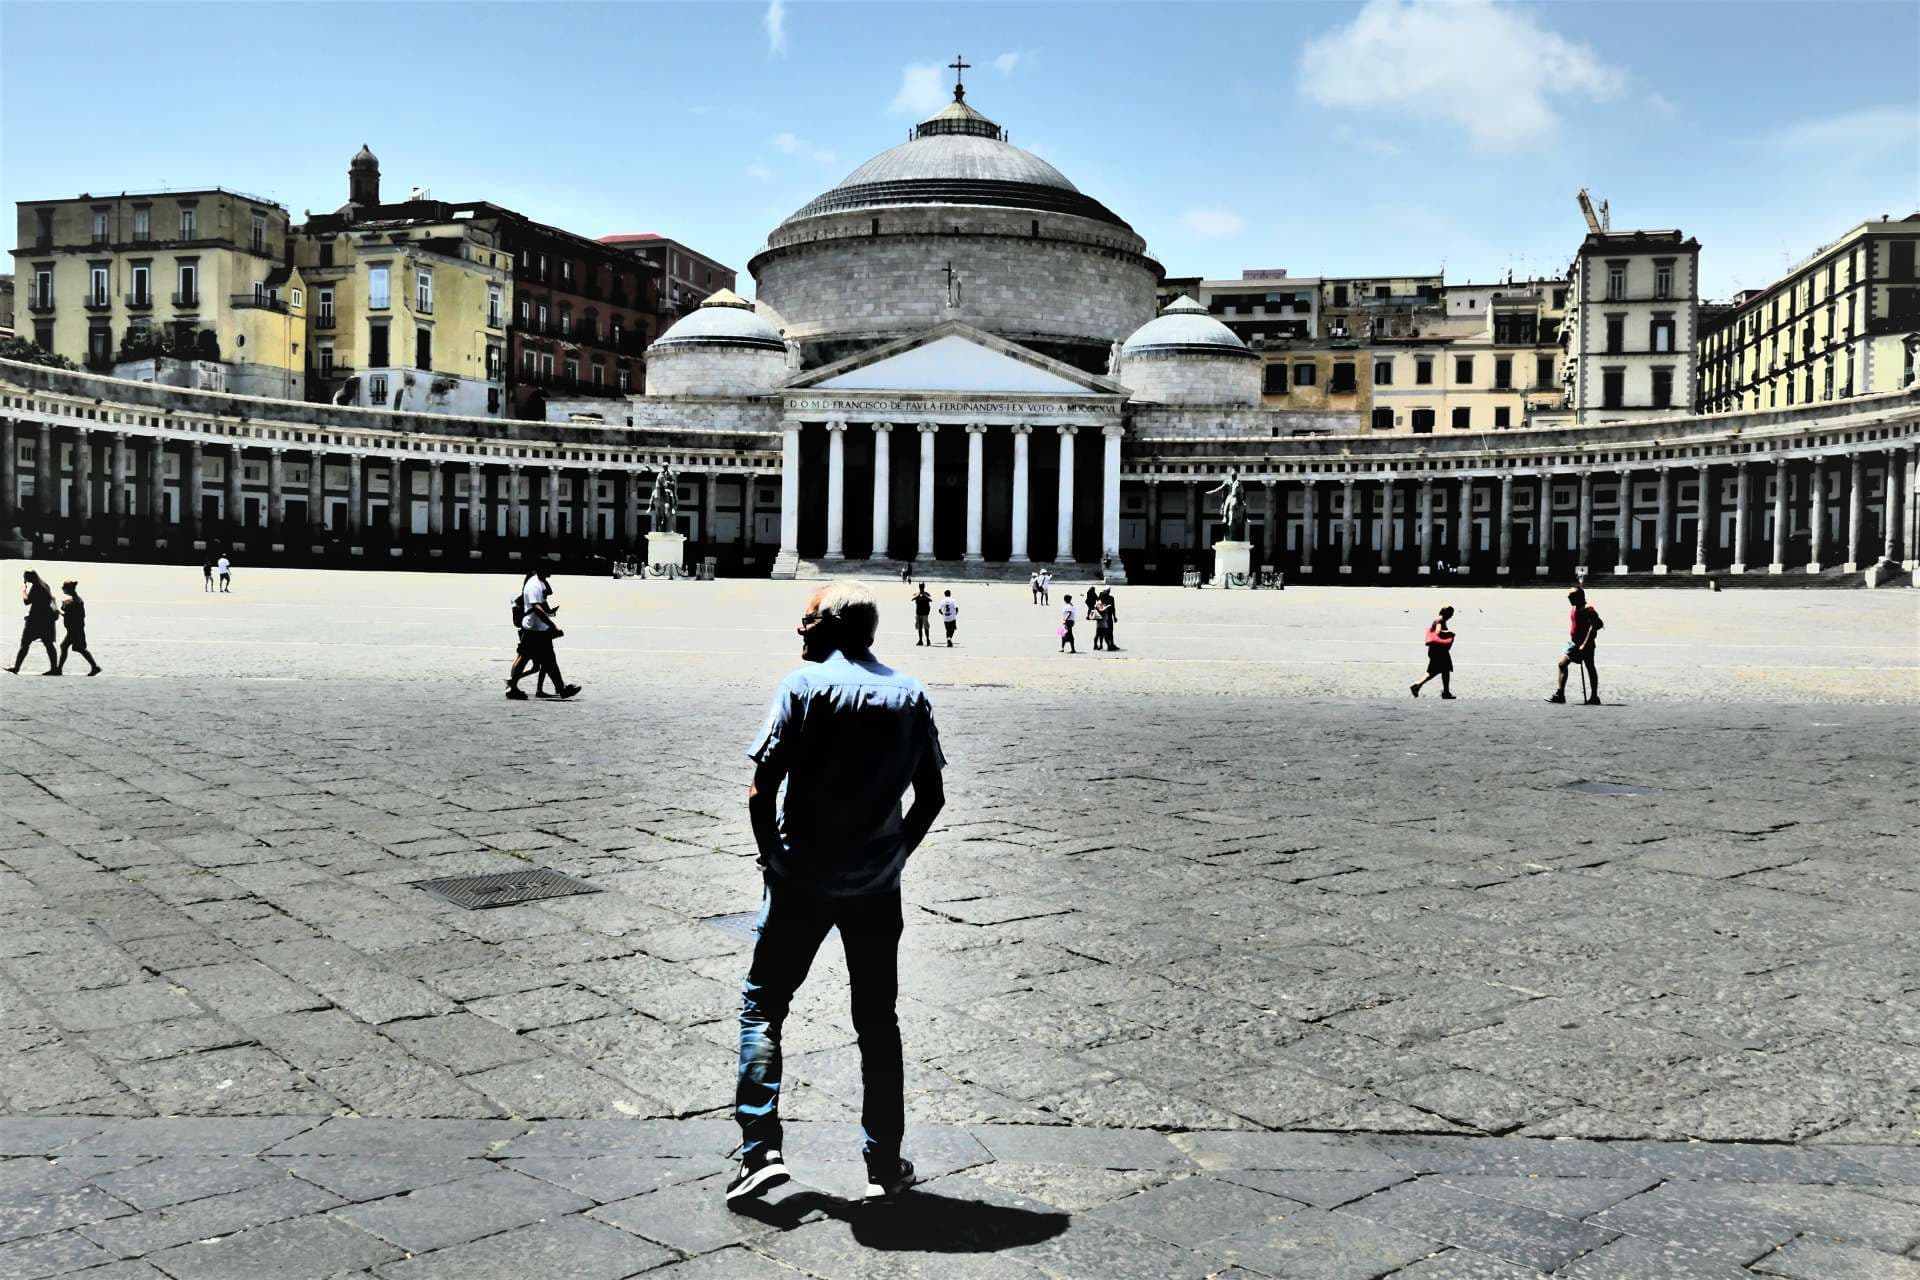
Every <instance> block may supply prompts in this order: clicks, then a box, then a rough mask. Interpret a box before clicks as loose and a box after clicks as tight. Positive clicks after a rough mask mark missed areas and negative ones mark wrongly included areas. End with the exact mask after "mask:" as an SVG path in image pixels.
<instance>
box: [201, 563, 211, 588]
mask: <svg viewBox="0 0 1920 1280" xmlns="http://www.w3.org/2000/svg"><path fill="white" fill-rule="evenodd" d="M200 579H201V584H202V585H201V588H200V589H201V590H202V591H211V590H213V561H212V560H211V559H208V560H203V561H201V563H200Z"/></svg>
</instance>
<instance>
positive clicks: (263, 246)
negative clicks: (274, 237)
mask: <svg viewBox="0 0 1920 1280" xmlns="http://www.w3.org/2000/svg"><path fill="white" fill-rule="evenodd" d="M248 244H249V246H250V247H251V248H252V249H253V251H254V252H255V253H265V252H266V251H267V215H266V214H264V213H256V214H254V215H253V230H252V233H251V235H250V237H249V239H248Z"/></svg>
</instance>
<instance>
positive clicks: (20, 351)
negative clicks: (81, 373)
mask: <svg viewBox="0 0 1920 1280" xmlns="http://www.w3.org/2000/svg"><path fill="white" fill-rule="evenodd" d="M0 360H16V361H18V362H19V363H21V364H40V365H45V366H46V367H47V368H49V369H77V368H78V367H79V366H77V365H75V364H74V362H73V361H71V360H69V359H67V358H66V357H65V356H57V355H55V354H53V352H51V351H48V350H46V349H45V348H43V347H41V346H39V345H38V344H36V343H34V342H32V341H30V340H28V339H26V338H19V337H14V338H0Z"/></svg>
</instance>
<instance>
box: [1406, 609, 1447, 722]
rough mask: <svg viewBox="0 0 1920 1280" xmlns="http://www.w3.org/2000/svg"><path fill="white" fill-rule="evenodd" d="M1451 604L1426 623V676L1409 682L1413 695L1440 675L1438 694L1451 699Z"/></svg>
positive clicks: (1415, 695) (1417, 693) (1418, 694)
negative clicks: (1411, 682)
mask: <svg viewBox="0 0 1920 1280" xmlns="http://www.w3.org/2000/svg"><path fill="white" fill-rule="evenodd" d="M1452 623H1453V606H1452V605H1447V606H1445V607H1444V608H1442V609H1441V610H1440V616H1439V617H1437V618H1435V619H1434V620H1433V621H1432V622H1430V623H1428V624H1427V676H1426V679H1425V680H1422V681H1420V683H1419V684H1410V685H1408V686H1407V688H1408V690H1409V691H1410V692H1411V693H1412V694H1413V696H1414V697H1416V698H1417V697H1419V696H1420V690H1421V688H1422V687H1424V686H1425V685H1426V683H1427V681H1428V680H1432V679H1433V678H1434V677H1435V676H1439V677H1440V696H1441V697H1442V698H1444V699H1447V700H1448V701H1451V700H1452V699H1453V629H1452Z"/></svg>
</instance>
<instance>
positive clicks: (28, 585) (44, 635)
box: [7, 569, 60, 676]
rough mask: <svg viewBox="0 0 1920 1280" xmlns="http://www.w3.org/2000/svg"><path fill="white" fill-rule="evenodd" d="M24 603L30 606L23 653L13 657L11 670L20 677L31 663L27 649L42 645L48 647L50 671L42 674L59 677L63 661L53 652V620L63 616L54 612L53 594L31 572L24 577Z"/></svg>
mask: <svg viewBox="0 0 1920 1280" xmlns="http://www.w3.org/2000/svg"><path fill="white" fill-rule="evenodd" d="M20 579H21V585H20V602H21V603H22V604H24V605H26V606H27V616H26V617H25V619H23V620H22V623H21V627H20V652H19V653H16V654H15V655H14V656H13V665H12V666H10V667H8V668H7V671H8V672H9V673H10V674H12V675H16V676H17V675H19V674H20V666H21V664H22V663H24V662H25V661H26V660H27V650H29V649H31V648H33V646H34V645H35V644H36V643H38V644H41V645H44V646H46V650H47V669H46V670H45V671H42V672H41V673H40V674H41V675H43V676H57V675H59V674H60V659H59V657H58V655H56V654H55V653H54V651H53V620H54V619H55V618H56V617H58V616H59V615H58V614H57V613H56V612H55V611H54V607H53V592H52V591H49V590H48V589H47V584H46V583H45V582H42V581H41V580H40V575H39V574H37V573H35V572H34V571H33V570H31V569H28V570H27V571H26V572H25V573H23V574H21V575H20Z"/></svg>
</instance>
